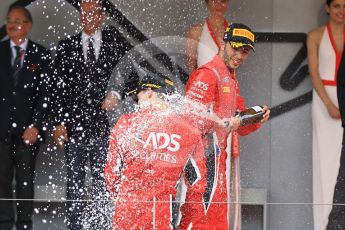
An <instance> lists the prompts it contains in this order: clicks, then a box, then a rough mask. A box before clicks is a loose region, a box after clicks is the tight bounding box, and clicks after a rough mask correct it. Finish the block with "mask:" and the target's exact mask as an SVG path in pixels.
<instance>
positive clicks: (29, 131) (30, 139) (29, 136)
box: [22, 126, 39, 145]
mask: <svg viewBox="0 0 345 230" xmlns="http://www.w3.org/2000/svg"><path fill="white" fill-rule="evenodd" d="M38 133H39V131H38V129H37V128H35V127H30V126H29V127H27V128H26V129H25V131H24V133H23V136H22V138H23V141H24V143H25V144H27V145H33V144H35V142H36V141H37V137H38Z"/></svg>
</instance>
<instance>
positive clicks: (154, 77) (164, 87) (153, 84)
mask: <svg viewBox="0 0 345 230" xmlns="http://www.w3.org/2000/svg"><path fill="white" fill-rule="evenodd" d="M146 89H152V90H153V91H156V92H161V93H165V94H171V93H174V92H175V91H176V89H175V84H174V82H173V81H172V80H171V79H169V78H167V77H165V76H163V75H161V74H150V75H146V76H145V77H144V78H143V79H142V80H140V81H139V82H138V83H137V84H136V85H135V84H132V87H131V88H129V89H128V90H127V92H126V95H128V96H129V95H134V94H138V93H139V92H140V91H142V90H146Z"/></svg>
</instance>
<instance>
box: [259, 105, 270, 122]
mask: <svg viewBox="0 0 345 230" xmlns="http://www.w3.org/2000/svg"><path fill="white" fill-rule="evenodd" d="M263 111H264V115H263V118H262V119H261V121H260V123H261V124H263V123H265V122H267V121H268V119H269V118H270V113H271V110H270V109H269V108H268V106H267V105H264V106H263Z"/></svg>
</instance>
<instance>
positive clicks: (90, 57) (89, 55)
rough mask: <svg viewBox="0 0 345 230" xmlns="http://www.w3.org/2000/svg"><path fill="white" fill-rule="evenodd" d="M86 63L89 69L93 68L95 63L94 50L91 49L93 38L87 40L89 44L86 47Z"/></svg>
mask: <svg viewBox="0 0 345 230" xmlns="http://www.w3.org/2000/svg"><path fill="white" fill-rule="evenodd" d="M87 62H88V63H89V64H90V66H89V67H93V66H94V65H95V63H96V55H95V49H94V47H93V38H92V37H90V38H89V44H88V47H87Z"/></svg>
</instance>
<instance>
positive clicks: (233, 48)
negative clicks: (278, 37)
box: [180, 23, 270, 230]
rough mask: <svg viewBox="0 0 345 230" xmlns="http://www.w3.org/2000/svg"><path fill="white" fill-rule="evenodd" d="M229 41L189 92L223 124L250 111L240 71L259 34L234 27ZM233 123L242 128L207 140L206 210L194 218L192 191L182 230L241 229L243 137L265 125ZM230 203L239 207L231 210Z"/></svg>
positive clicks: (190, 85)
mask: <svg viewBox="0 0 345 230" xmlns="http://www.w3.org/2000/svg"><path fill="white" fill-rule="evenodd" d="M239 32H241V34H240V35H238V34H239ZM224 41H225V43H226V44H222V46H221V51H220V53H219V54H218V55H216V56H215V57H214V58H213V59H212V60H211V61H210V62H209V63H206V64H205V65H203V66H201V67H199V68H198V69H197V70H195V71H194V72H193V73H192V74H191V76H190V77H189V79H188V82H187V85H186V90H185V91H186V96H187V97H188V98H190V99H192V100H194V101H197V102H198V103H202V104H204V105H206V106H207V107H208V108H210V109H211V110H212V111H213V113H215V114H216V115H217V116H218V117H219V118H220V119H225V118H233V117H234V116H235V112H236V111H238V110H244V109H245V108H246V107H245V103H244V100H243V98H242V97H241V96H240V88H239V83H238V81H237V79H236V76H235V69H237V68H238V67H239V66H240V65H241V64H242V63H243V62H244V61H245V60H246V59H247V57H248V54H249V52H250V50H251V49H254V34H253V33H252V31H251V30H250V29H249V28H248V27H247V26H245V25H243V24H238V23H233V24H230V25H229V27H228V28H227V30H226V32H225V36H224ZM264 110H265V114H264V118H263V119H262V120H261V122H260V123H264V122H266V121H267V119H268V117H269V112H270V111H269V110H268V108H267V106H264ZM234 122H235V123H237V125H232V127H235V128H234V129H232V130H230V132H229V131H228V132H227V131H226V130H225V129H224V128H220V127H214V129H213V130H212V131H210V132H209V133H208V134H207V135H205V138H204V145H205V154H206V155H205V156H206V162H207V176H206V179H207V186H206V190H205V193H204V195H203V199H204V205H203V207H202V206H201V205H199V206H198V208H197V209H198V210H199V213H198V215H195V213H194V215H193V216H192V215H189V210H191V209H190V208H189V206H196V205H195V204H193V203H191V204H189V203H188V201H189V200H193V197H194V196H195V194H194V192H193V189H190V190H188V191H187V197H186V202H187V203H186V204H184V205H183V207H182V220H181V224H180V227H181V228H186V227H187V226H189V225H190V224H191V225H192V226H193V229H229V228H230V229H234V230H237V229H240V214H241V213H240V205H239V204H238V203H237V202H240V200H239V196H240V186H239V148H240V143H239V136H243V135H247V134H249V133H251V132H253V131H255V130H256V129H258V128H260V123H254V124H250V125H245V126H239V121H238V120H235V121H234ZM227 202H234V204H230V205H227ZM195 217H197V218H195ZM193 218H195V219H193Z"/></svg>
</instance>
